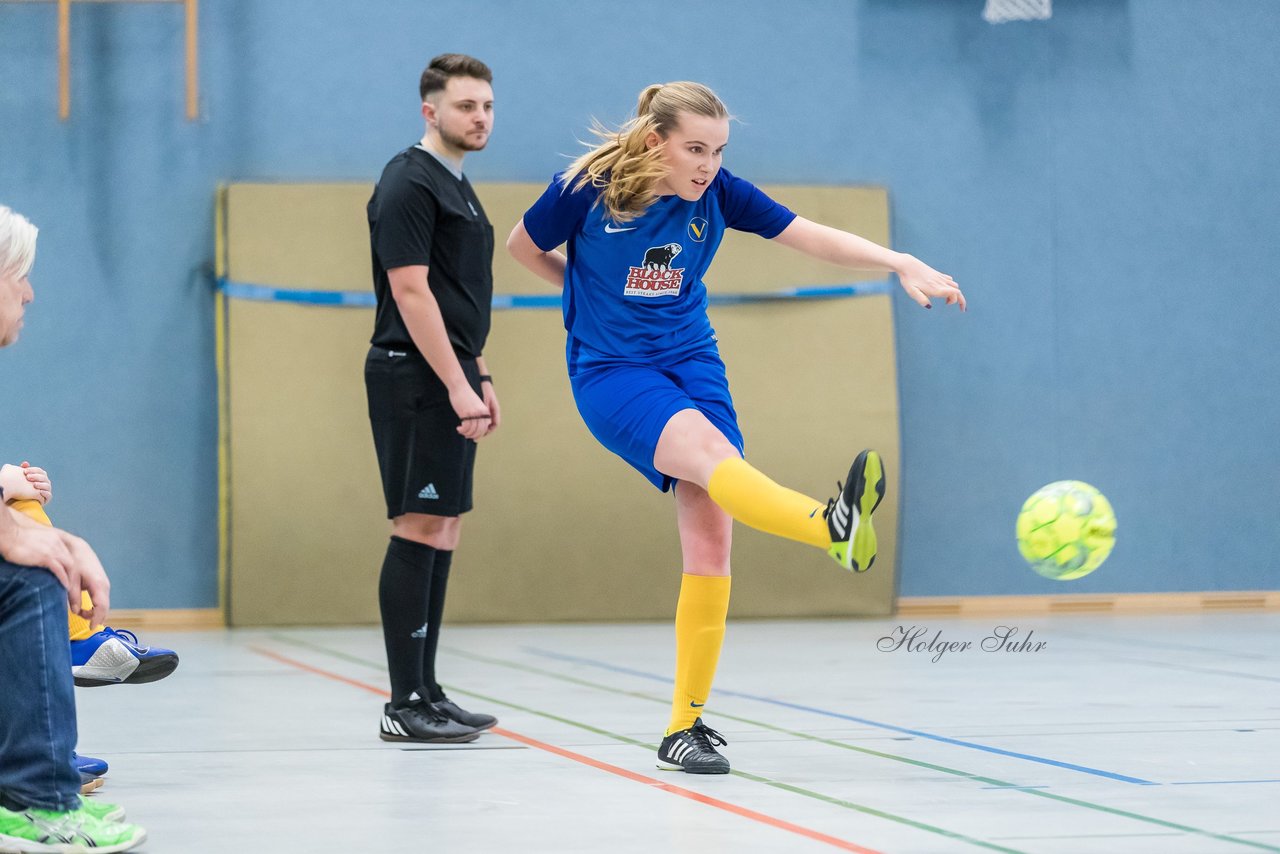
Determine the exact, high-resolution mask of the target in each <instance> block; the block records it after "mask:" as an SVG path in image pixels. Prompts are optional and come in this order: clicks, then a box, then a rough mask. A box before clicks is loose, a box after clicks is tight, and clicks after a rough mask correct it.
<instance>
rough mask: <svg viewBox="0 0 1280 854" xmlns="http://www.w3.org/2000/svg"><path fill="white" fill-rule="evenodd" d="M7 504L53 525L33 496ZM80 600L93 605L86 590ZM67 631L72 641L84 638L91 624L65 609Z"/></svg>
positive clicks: (88, 632) (90, 630)
mask: <svg viewBox="0 0 1280 854" xmlns="http://www.w3.org/2000/svg"><path fill="white" fill-rule="evenodd" d="M9 506H10V507H12V508H13V509H14V510H17V511H18V512H19V513H22V514H24V515H26V516H30V517H31V518H32V519H35V520H36V521H37V522H39V523H40V524H41V525H48V526H50V527H52V526H53V522H52V521H51V520H50V519H49V514H48V513H45V512H44V505H43V504H41V503H40V502H39V501H36V500H35V499H33V498H20V499H18V500H17V501H12V502H10V503H9ZM80 601H81V602H82V603H83V604H84V608H85V610H86V611H87V610H89V609H90V608H92V607H93V601H92V600H90V599H89V593H88V592H87V591H81V593H80ZM67 632H68V633H69V634H70V635H71V639H72V640H73V641H76V640H84V639H85V638H87V637H90V636H91V635H93V626H91V625H89V621H88V620H86V619H85V618H84V617H82V616H80V615H79V614H76V613H73V612H71V611H70V610H68V611H67Z"/></svg>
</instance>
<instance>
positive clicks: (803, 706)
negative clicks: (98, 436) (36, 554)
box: [77, 612, 1280, 854]
mask: <svg viewBox="0 0 1280 854" xmlns="http://www.w3.org/2000/svg"><path fill="white" fill-rule="evenodd" d="M1002 624H1003V625H1007V626H1014V627H1017V628H1018V630H1019V634H1018V635H1017V636H1015V637H1014V638H1013V640H1014V641H1022V640H1025V639H1026V638H1027V635H1028V633H1032V632H1033V633H1034V634H1033V635H1032V637H1031V644H1032V647H1031V648H1028V649H1023V650H1020V651H1009V650H1007V649H1006V650H1001V651H994V652H992V651H983V650H982V648H981V644H982V641H983V639H984V638H985V637H987V636H989V635H991V634H992V632H993V630H994V628H995V627H996V626H998V625H1002ZM899 626H903V627H905V628H910V627H911V626H915V627H917V628H921V629H924V630H925V632H924V634H922V635H921V636H919V638H918V642H920V643H921V644H927V643H928V642H929V641H932V640H934V638H935V636H936V635H937V633H938V632H941V641H943V642H956V643H963V642H965V641H968V642H969V643H970V644H971V646H970V647H969V648H967V649H961V648H953V649H951V650H950V651H947V652H944V653H943V654H942V656H941V658H940V659H939V660H937V661H934V660H933V658H934V657H935V652H930V651H928V650H917V651H914V652H912V651H908V650H907V649H905V648H903V647H899V648H897V649H889V650H888V651H884V650H881V649H878V648H877V646H878V644H879V645H882V646H886V647H891V646H892V643H891V642H881V641H880V639H881V638H884V637H892V636H893V633H894V631H895V629H896V628H897V627H899ZM1277 630H1280V614H1275V613H1258V612H1254V613H1221V614H1204V615H1187V616H1161V617H1155V616H1151V617H1098V616H1081V615H1076V616H1054V617H1020V618H1007V619H1003V620H990V621H977V620H974V619H943V618H938V619H932V618H931V619H922V620H918V621H915V622H911V621H907V622H905V623H904V622H902V621H898V620H884V621H882V620H876V621H817V622H746V623H741V622H740V623H733V622H731V623H730V626H729V634H728V638H727V641H726V645H725V653H724V656H723V659H722V661H721V665H720V672H719V675H718V678H717V683H716V684H717V688H716V692H715V694H713V696H712V698H711V701H710V702H709V703H708V706H707V710H706V720H707V722H708V723H709V724H710V725H711V726H713V727H715V728H716V729H718V730H719V731H720V732H722V733H723V734H724V735H725V736H726V737H727V738H728V740H729V745H728V747H726V748H723V752H724V753H725V754H726V755H727V756H728V757H729V759H730V760H731V761H732V763H733V767H734V774H733V775H731V776H728V777H696V776H691V775H685V774H680V773H672V772H664V771H659V770H657V769H656V768H655V767H654V747H655V746H656V744H657V741H658V740H659V739H660V737H661V734H662V729H663V727H664V726H665V724H666V719H667V703H668V696H669V691H670V687H669V683H668V678H669V673H670V671H671V667H672V657H673V641H672V629H671V627H670V625H666V624H643V625H556V626H479V627H477V626H456V627H455V626H447V627H446V628H445V631H444V634H443V637H442V640H441V644H442V647H443V648H442V650H441V654H440V677H441V681H443V682H444V683H445V685H446V687H447V688H448V690H449V692H450V695H451V696H452V697H453V699H455V700H457V701H458V702H459V703H460V704H461V705H463V706H464V707H467V708H471V709H474V710H479V711H487V712H491V713H494V714H496V715H498V717H499V718H500V722H499V725H498V729H497V730H495V731H494V732H491V733H489V734H486V735H484V736H482V737H481V738H480V740H479V741H476V742H474V743H473V744H470V745H461V746H444V747H432V746H425V745H424V746H419V747H404V746H401V745H391V744H384V743H382V742H380V741H379V740H378V738H377V731H378V719H379V714H380V710H381V704H382V702H383V692H384V691H385V689H386V685H385V682H386V677H385V671H384V668H383V663H382V660H383V652H382V640H381V635H380V633H379V631H378V630H377V629H376V628H359V629H308V630H297V629H291V630H283V631H258V630H253V631H250V630H236V631H226V632H206V633H174V634H169V635H162V634H155V633H152V634H151V635H150V636H149V637H144V638H143V639H144V641H145V640H148V639H149V640H152V641H154V642H156V643H159V644H161V645H166V646H172V647H174V648H175V649H177V650H178V651H179V652H180V654H181V656H182V665H181V667H179V669H178V671H177V672H176V673H175V674H174V675H173V676H172V677H170V678H169V679H167V680H165V681H163V682H159V683H155V684H152V685H142V686H121V687H108V688H97V689H88V690H84V689H80V690H78V691H77V700H78V702H79V710H80V750H81V752H82V753H85V754H89V755H92V756H100V757H103V758H105V759H107V760H108V761H109V762H110V763H111V771H110V773H109V775H108V777H107V785H106V786H105V787H104V788H103V789H101V790H100V792H99V794H98V797H100V798H101V799H103V800H109V801H112V802H116V803H120V804H123V805H124V806H125V807H126V808H127V809H128V810H129V814H130V818H131V820H134V821H137V822H138V823H139V824H142V825H143V826H145V827H146V828H147V829H148V830H149V831H150V840H149V842H148V844H147V845H146V846H145V848H144V849H143V850H145V851H149V852H159V854H167V852H181V854H198V852H217V853H218V854H226V852H344V854H350V853H351V852H375V851H468V852H470V851H478V852H516V851H521V852H523V851H548V852H551V851H583V852H586V851H591V852H601V851H604V852H628V851H636V852H652V851H674V852H684V851H687V852H698V854H705V852H720V851H725V852H729V851H732V852H740V851H788V852H790V851H815V852H816V851H823V850H832V849H833V848H834V849H842V850H846V851H879V852H951V851H957V852H964V851H976V850H981V849H986V850H993V851H1017V852H1035V854H1078V852H1095V851H1096V852H1106V854H1113V852H1116V853H1117V854H1118V852H1153V853H1154V852H1159V854H1180V852H1187V854H1211V852H1244V851H1247V850H1250V849H1253V850H1262V851H1278V852H1280V815H1277V812H1278V810H1277V808H1276V804H1277V803H1280V690H1278V689H1280V632H1278V631H1277ZM1041 642H1042V643H1043V644H1044V646H1043V647H1042V648H1040V649H1039V650H1038V651H1037V650H1035V649H1034V644H1036V643H1041ZM934 649H935V650H936V649H937V645H936V643H935V645H934ZM1268 804H1269V805H1270V806H1268Z"/></svg>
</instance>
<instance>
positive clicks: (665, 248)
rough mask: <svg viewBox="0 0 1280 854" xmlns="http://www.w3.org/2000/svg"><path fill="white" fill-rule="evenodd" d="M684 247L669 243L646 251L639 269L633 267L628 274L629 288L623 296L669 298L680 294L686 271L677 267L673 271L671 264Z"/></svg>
mask: <svg viewBox="0 0 1280 854" xmlns="http://www.w3.org/2000/svg"><path fill="white" fill-rule="evenodd" d="M681 249H683V247H682V246H681V245H680V244H679V243H667V244H664V245H662V246H653V247H650V248H649V249H647V250H645V253H644V260H643V261H641V262H640V266H639V267H632V268H631V272H630V273H628V274H627V287H626V288H625V289H624V290H623V292H622V293H623V296H629V297H667V296H676V295H677V294H679V293H680V284H681V282H682V281H684V270H683V269H682V268H679V267H677V268H676V269H674V270H673V269H671V262H672V261H673V260H675V257H676V256H677V255H679V254H680V251H681Z"/></svg>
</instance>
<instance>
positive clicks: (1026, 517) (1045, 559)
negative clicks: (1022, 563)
mask: <svg viewBox="0 0 1280 854" xmlns="http://www.w3.org/2000/svg"><path fill="white" fill-rule="evenodd" d="M1017 530H1018V551H1020V552H1022V556H1023V557H1024V558H1026V559H1027V563H1029V564H1031V568H1032V569H1034V570H1035V571H1036V572H1038V573H1040V574H1041V575H1043V576H1044V577H1045V578H1053V579H1056V580H1058V581H1070V580H1071V579H1073V578H1080V577H1082V576H1085V575H1088V574H1089V573H1091V572H1093V571H1094V570H1095V569H1097V568H1098V567H1100V566H1102V562H1103V561H1104V560H1106V559H1107V555H1109V554H1111V548H1112V547H1113V546H1114V545H1115V544H1116V514H1115V511H1114V510H1112V509H1111V502H1109V501H1107V499H1106V498H1105V497H1104V496H1103V494H1102V493H1101V492H1099V491H1098V490H1096V489H1094V488H1093V487H1092V486H1090V485H1089V484H1087V483H1084V482H1082V481H1078V480H1060V481H1057V482H1056V483H1051V484H1049V485H1048V486H1042V487H1041V488H1040V489H1037V490H1036V491H1035V494H1033V495H1032V496H1031V497H1030V498H1028V499H1027V501H1026V503H1025V504H1023V505H1022V512H1020V513H1019V514H1018V528H1017Z"/></svg>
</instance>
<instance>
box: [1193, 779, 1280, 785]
mask: <svg viewBox="0 0 1280 854" xmlns="http://www.w3.org/2000/svg"><path fill="white" fill-rule="evenodd" d="M1238 783H1280V780H1188V781H1183V782H1179V783H1170V784H1169V785H1170V786H1228V785H1235V784H1238Z"/></svg>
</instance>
